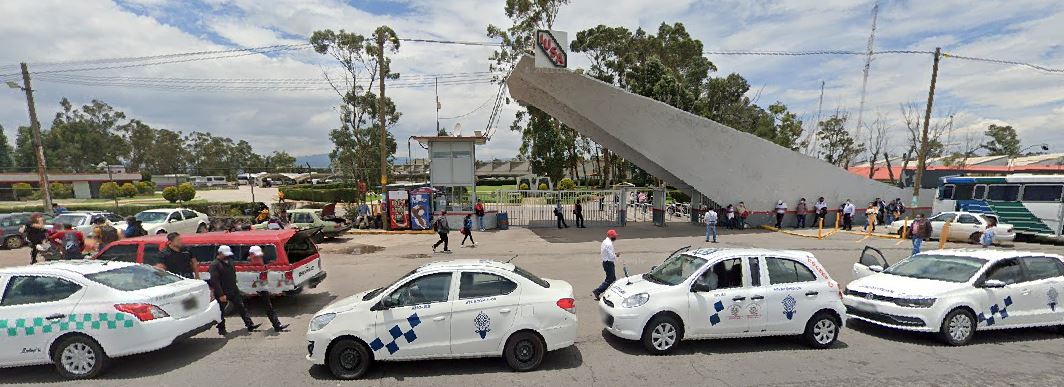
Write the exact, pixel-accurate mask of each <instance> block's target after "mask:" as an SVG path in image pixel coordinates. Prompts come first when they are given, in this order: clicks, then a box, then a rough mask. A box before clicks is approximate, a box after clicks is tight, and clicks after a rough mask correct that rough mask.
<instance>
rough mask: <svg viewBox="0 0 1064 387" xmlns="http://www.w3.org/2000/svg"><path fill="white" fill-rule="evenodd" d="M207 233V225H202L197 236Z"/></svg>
mask: <svg viewBox="0 0 1064 387" xmlns="http://www.w3.org/2000/svg"><path fill="white" fill-rule="evenodd" d="M205 232H207V225H205V224H203V223H200V225H199V227H197V228H196V234H202V233H205Z"/></svg>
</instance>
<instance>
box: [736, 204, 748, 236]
mask: <svg viewBox="0 0 1064 387" xmlns="http://www.w3.org/2000/svg"><path fill="white" fill-rule="evenodd" d="M737 211H738V212H739V219H738V220H737V221H736V223H738V227H736V228H738V229H740V230H745V229H746V218H749V217H750V210H748V209H746V203H743V202H739V208H737Z"/></svg>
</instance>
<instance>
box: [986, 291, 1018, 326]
mask: <svg viewBox="0 0 1064 387" xmlns="http://www.w3.org/2000/svg"><path fill="white" fill-rule="evenodd" d="M1002 304H1004V305H1005V306H999V305H998V304H994V305H990V315H989V316H988V315H985V314H983V313H982V312H980V313H979V322H984V321H986V325H987V326H990V325H994V323H996V322H997V320H1004V319H1007V318H1009V311H1008V309H1009V305H1012V296H1008V297H1005V300H1003V301H1002ZM994 316H997V319H996V320H995V317H994Z"/></svg>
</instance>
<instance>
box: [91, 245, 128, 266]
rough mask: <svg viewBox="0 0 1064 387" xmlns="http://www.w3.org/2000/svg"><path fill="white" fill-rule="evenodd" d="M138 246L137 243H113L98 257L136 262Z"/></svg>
mask: <svg viewBox="0 0 1064 387" xmlns="http://www.w3.org/2000/svg"><path fill="white" fill-rule="evenodd" d="M137 247H138V246H137V245H116V244H111V245H110V246H108V247H107V250H104V252H103V253H101V254H100V256H99V257H98V258H96V259H101V260H105V261H119V262H136V261H137Z"/></svg>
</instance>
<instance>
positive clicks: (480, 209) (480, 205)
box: [462, 199, 484, 239]
mask: <svg viewBox="0 0 1064 387" xmlns="http://www.w3.org/2000/svg"><path fill="white" fill-rule="evenodd" d="M473 213H475V214H477V228H479V229H480V231H481V232H484V202H482V201H481V200H480V199H477V204H476V205H474V206H473ZM470 238H472V236H470ZM462 239H465V238H462Z"/></svg>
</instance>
